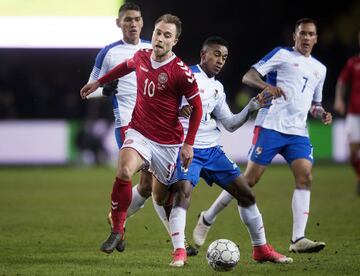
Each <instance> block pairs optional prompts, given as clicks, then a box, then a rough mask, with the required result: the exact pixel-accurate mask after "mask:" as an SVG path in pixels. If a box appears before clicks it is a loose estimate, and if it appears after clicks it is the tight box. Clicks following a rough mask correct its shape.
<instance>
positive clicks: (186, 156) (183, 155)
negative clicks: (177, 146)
mask: <svg viewBox="0 0 360 276" xmlns="http://www.w3.org/2000/svg"><path fill="white" fill-rule="evenodd" d="M193 157H194V150H193V146H191V145H189V144H186V143H184V144H183V146H182V147H181V150H180V161H181V166H182V167H183V168H184V170H185V171H186V170H187V169H188V168H189V165H190V164H191V161H192V159H193Z"/></svg>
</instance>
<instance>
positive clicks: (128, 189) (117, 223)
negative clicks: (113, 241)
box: [111, 177, 132, 233]
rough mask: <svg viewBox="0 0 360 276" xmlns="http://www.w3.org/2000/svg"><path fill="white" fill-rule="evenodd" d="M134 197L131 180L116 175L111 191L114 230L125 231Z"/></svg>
mask: <svg viewBox="0 0 360 276" xmlns="http://www.w3.org/2000/svg"><path fill="white" fill-rule="evenodd" d="M131 197H132V186H131V181H125V180H121V179H120V178H118V177H116V178H115V182H114V185H113V189H112V193H111V216H112V219H113V223H114V227H113V229H112V231H113V232H116V233H123V232H124V222H125V219H126V213H127V209H128V208H129V206H130V203H131Z"/></svg>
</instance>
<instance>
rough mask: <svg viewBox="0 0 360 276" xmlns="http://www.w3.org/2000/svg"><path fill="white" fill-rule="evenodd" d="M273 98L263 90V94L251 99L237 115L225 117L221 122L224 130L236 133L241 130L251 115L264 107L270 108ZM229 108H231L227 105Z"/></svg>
mask: <svg viewBox="0 0 360 276" xmlns="http://www.w3.org/2000/svg"><path fill="white" fill-rule="evenodd" d="M272 99H273V96H272V95H271V94H270V93H267V91H265V90H263V91H261V93H259V94H257V95H256V97H253V98H251V99H250V101H249V103H248V104H247V105H246V106H245V107H244V108H243V110H241V112H239V113H237V114H232V113H231V114H232V116H228V117H225V118H223V119H222V120H221V123H222V125H223V126H224V128H225V129H226V130H227V131H229V132H234V131H235V130H237V129H238V128H240V127H241V126H242V125H243V124H245V123H246V122H247V120H248V119H249V118H250V116H251V114H252V113H253V112H255V111H257V110H259V109H260V108H262V107H268V106H270V105H271V100H272ZM226 107H227V108H229V107H228V106H227V105H226Z"/></svg>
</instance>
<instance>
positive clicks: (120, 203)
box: [100, 130, 151, 253]
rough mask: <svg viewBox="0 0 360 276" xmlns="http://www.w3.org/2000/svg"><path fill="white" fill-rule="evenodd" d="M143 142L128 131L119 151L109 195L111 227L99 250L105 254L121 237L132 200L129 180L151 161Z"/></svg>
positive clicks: (149, 152)
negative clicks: (114, 176)
mask: <svg viewBox="0 0 360 276" xmlns="http://www.w3.org/2000/svg"><path fill="white" fill-rule="evenodd" d="M144 140H146V138H145V137H143V136H142V135H141V134H140V133H138V132H137V131H135V130H131V131H130V130H129V131H128V132H127V133H126V139H125V142H124V145H123V147H122V148H121V150H120V151H119V158H118V168H117V174H116V178H115V182H114V185H113V189H112V193H111V218H112V222H113V227H112V229H111V234H110V236H109V237H108V239H107V240H106V241H105V242H104V243H103V244H102V246H101V248H100V250H101V251H103V252H105V253H111V252H112V251H113V250H114V248H115V247H116V246H117V245H118V244H119V242H120V241H121V238H122V236H123V232H124V222H125V219H126V215H127V209H128V207H129V205H130V203H131V198H132V185H131V178H132V176H133V175H134V174H135V172H137V171H138V170H140V169H141V168H143V167H144V166H145V165H146V164H148V161H147V160H151V151H150V150H149V149H148V148H147V147H145V146H144V144H146V143H147V141H144ZM127 141H128V143H127ZM144 142H145V143H144Z"/></svg>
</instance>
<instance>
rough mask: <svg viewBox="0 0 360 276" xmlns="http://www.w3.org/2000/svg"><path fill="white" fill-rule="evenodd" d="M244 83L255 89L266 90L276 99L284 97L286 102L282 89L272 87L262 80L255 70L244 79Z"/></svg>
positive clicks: (251, 70)
mask: <svg viewBox="0 0 360 276" xmlns="http://www.w3.org/2000/svg"><path fill="white" fill-rule="evenodd" d="M242 82H243V83H244V84H246V85H249V86H251V87H254V88H259V89H261V90H266V91H267V92H268V93H270V94H271V95H272V96H273V97H274V98H278V97H281V96H283V97H284V99H285V100H286V95H285V93H284V91H282V89H281V88H280V87H276V86H272V85H270V84H268V83H266V82H265V81H263V80H262V78H261V75H260V74H259V72H258V71H256V70H255V69H254V68H251V69H250V70H249V71H247V72H246V74H245V75H244V76H243V78H242Z"/></svg>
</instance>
